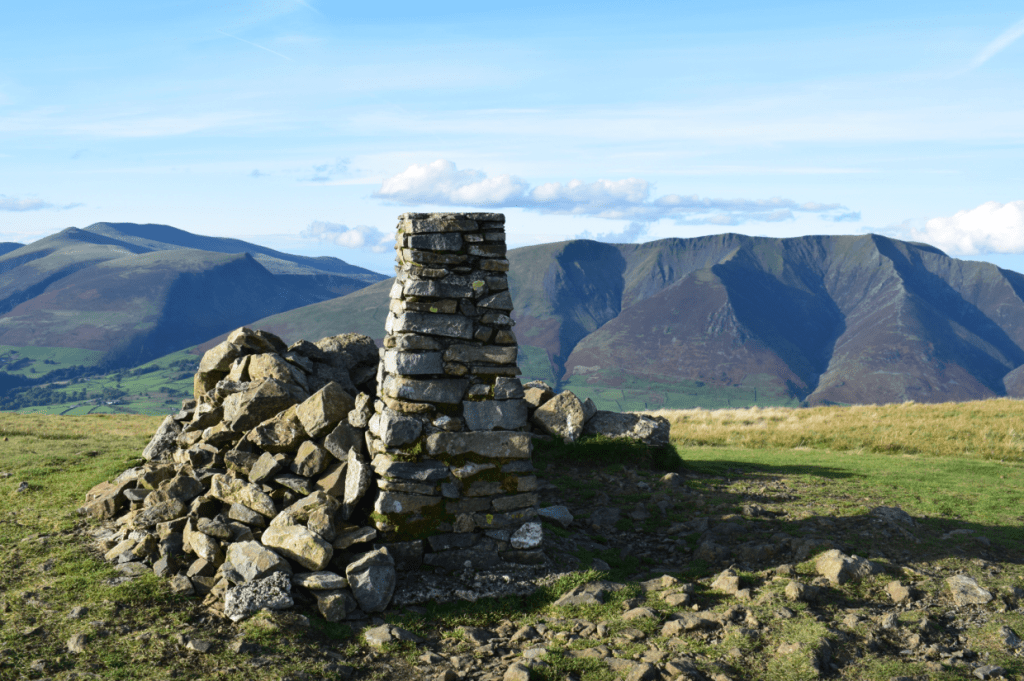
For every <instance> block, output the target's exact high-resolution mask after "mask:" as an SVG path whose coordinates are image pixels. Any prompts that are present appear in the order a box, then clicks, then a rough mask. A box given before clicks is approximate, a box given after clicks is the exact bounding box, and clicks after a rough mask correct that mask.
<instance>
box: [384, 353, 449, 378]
mask: <svg viewBox="0 0 1024 681" xmlns="http://www.w3.org/2000/svg"><path fill="white" fill-rule="evenodd" d="M384 371H386V372H388V373H389V374H401V375H402V376H423V375H431V374H443V373H444V363H443V362H442V361H441V353H440V352H401V351H399V350H388V351H387V352H385V353H384Z"/></svg>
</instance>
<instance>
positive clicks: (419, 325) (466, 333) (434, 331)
mask: <svg viewBox="0 0 1024 681" xmlns="http://www.w3.org/2000/svg"><path fill="white" fill-rule="evenodd" d="M410 283H411V282H410ZM417 283H427V282H417ZM429 283H433V282H429ZM442 297H445V298H452V297H455V296H450V295H444V296H442ZM403 332H404V333H422V334H425V335H428V336H444V337H448V338H465V339H467V340H468V339H470V338H472V337H473V320H472V319H470V318H469V317H463V316H462V315H454V314H430V313H427V314H424V313H421V312H405V313H403V314H400V315H398V316H397V317H395V319H394V321H393V322H392V324H391V329H390V331H389V333H403ZM396 397H397V396H396Z"/></svg>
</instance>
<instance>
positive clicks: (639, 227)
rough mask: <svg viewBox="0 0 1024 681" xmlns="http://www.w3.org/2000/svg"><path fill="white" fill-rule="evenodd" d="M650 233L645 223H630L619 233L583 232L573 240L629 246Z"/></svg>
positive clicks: (649, 228)
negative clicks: (589, 240)
mask: <svg viewBox="0 0 1024 681" xmlns="http://www.w3.org/2000/svg"><path fill="white" fill-rule="evenodd" d="M650 231H651V226H650V225H649V224H648V223H646V222H631V223H629V224H628V225H626V227H625V228H624V229H623V230H622V231H620V232H601V233H599V234H594V233H593V232H591V231H590V230H584V231H582V232H580V233H579V234H577V235H576V236H575V237H573V238H575V239H591V240H593V241H604V242H605V243H610V244H631V243H633V242H634V241H639V240H640V239H641V238H643V237H644V236H646V235H647V233H648V232H650Z"/></svg>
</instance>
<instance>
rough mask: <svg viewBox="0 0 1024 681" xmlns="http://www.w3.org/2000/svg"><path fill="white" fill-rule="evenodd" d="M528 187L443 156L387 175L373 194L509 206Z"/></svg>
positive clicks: (409, 199) (394, 198)
mask: <svg viewBox="0 0 1024 681" xmlns="http://www.w3.org/2000/svg"><path fill="white" fill-rule="evenodd" d="M527 187H528V185H527V184H526V182H524V181H523V180H520V179H519V178H517V177H513V176H511V175H499V176H498V177H492V178H488V177H487V176H486V175H485V174H484V173H482V172H480V171H479V170H459V169H457V168H456V167H455V164H454V163H452V162H451V161H446V160H444V159H439V160H437V161H434V162H433V163H431V164H429V165H422V166H421V165H411V166H409V167H408V168H406V169H405V170H404V171H403V172H401V173H399V174H397V175H395V176H394V177H389V178H387V179H385V180H384V182H383V183H381V186H380V190H379V191H377V192H374V194H373V196H374V197H376V198H379V199H386V200H388V201H394V202H396V203H433V204H442V205H461V206H508V205H514V203H515V201H516V199H518V198H521V197H522V196H523V194H524V193H525V191H526V189H527Z"/></svg>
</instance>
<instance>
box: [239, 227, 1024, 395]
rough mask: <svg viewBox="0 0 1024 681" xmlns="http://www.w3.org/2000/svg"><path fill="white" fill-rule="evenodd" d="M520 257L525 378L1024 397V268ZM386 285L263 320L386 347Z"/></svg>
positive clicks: (855, 249)
mask: <svg viewBox="0 0 1024 681" xmlns="http://www.w3.org/2000/svg"><path fill="white" fill-rule="evenodd" d="M508 258H509V262H510V271H509V289H510V291H511V293H512V297H513V302H514V304H515V310H514V311H513V318H514V319H515V320H516V327H515V331H516V334H517V337H518V340H519V343H520V349H521V353H520V354H521V360H522V361H521V365H523V366H524V372H525V377H527V378H546V379H547V380H549V381H551V382H556V383H558V384H559V386H560V387H568V388H571V389H573V390H576V391H578V392H582V393H587V392H588V391H590V392H592V393H593V394H601V395H605V397H607V395H608V394H610V393H611V392H615V391H619V392H621V398H622V399H627V400H629V399H631V398H630V395H628V394H627V392H629V391H633V392H641V393H642V392H643V388H642V387H640V388H638V387H637V385H638V384H642V383H643V382H645V381H646V382H649V383H658V384H666V385H669V384H677V385H684V384H685V385H686V386H688V387H687V388H686V390H691V389H694V388H693V386H696V387H697V388H700V389H707V388H710V387H719V388H723V389H725V388H728V389H729V390H733V391H740V392H742V391H747V392H750V391H753V393H754V395H755V396H757V395H761V396H768V397H770V396H775V397H776V398H778V399H780V400H789V401H791V402H797V401H800V402H805V403H808V404H832V403H839V404H845V403H872V402H875V403H877V402H894V401H904V400H909V399H912V400H917V401H925V402H934V401H942V400H947V399H948V400H965V399H984V398H987V397H994V396H999V395H1007V394H1009V395H1011V396H1021V397H1024V371H1020V372H1017V373H1013V372H1014V371H1015V370H1016V369H1017V368H1018V367H1021V366H1022V365H1024V276H1022V275H1020V274H1018V273H1016V272H1012V271H1009V270H1003V269H1001V268H998V267H996V266H995V265H991V264H989V263H980V262H971V261H962V260H957V259H955V258H951V257H949V256H948V255H946V254H945V253H943V252H942V251H941V250H939V249H937V248H935V247H933V246H930V245H927V244H920V243H914V242H904V241H899V240H896V239H891V238H889V237H886V236H882V235H875V234H865V235H849V236H829V235H812V236H806V237H793V238H787V239H778V238H767V237H749V236H745V235H739V234H731V233H727V234H719V235H713V236H706V237H697V238H693V239H664V240H659V241H653V242H648V243H644V244H607V243H603V242H597V241H589V240H577V241H568V242H559V243H554V244H542V245H538V246H528V247H524V248H518V249H514V250H511V251H509V254H508ZM388 288H389V285H388V284H387V283H386V282H381V283H379V284H376V285H374V286H372V287H368V288H366V289H363V290H361V291H359V292H358V293H356V294H353V295H352V297H349V296H346V297H345V298H340V299H336V300H332V301H327V302H324V303H319V304H317V305H315V306H311V307H309V308H303V309H300V310H293V311H287V312H283V313H279V314H277V315H274V316H272V317H270V318H267V319H263V320H259V321H257V322H254V324H255V325H257V326H260V327H261V328H268V329H269V330H271V331H274V332H275V333H277V332H280V333H281V334H282V335H283V336H285V337H286V338H289V339H291V340H295V339H296V338H297V335H298V336H301V335H302V330H303V328H311V327H309V324H310V321H311V320H314V319H317V320H319V321H318V322H317V324H316V325H315V326H316V333H314V334H311V335H309V336H308V337H314V336H316V337H319V336H318V335H317V334H325V333H329V332H333V333H340V332H342V331H346V330H350V331H358V332H361V333H367V334H368V335H370V336H371V337H374V338H378V339H379V338H380V337H381V336H382V335H383V320H384V318H385V316H386V312H387V302H388V301H387V290H388ZM373 296H376V298H373ZM378 324H379V327H378V326H377V325H378ZM296 334H297V335H296ZM545 367H546V368H545ZM1007 380H1009V382H1010V385H1009V386H1008V385H1007V384H1006V383H1005V381H1007ZM659 389H660V388H659ZM698 392H699V391H698ZM634 397H635V396H634ZM665 399H667V398H666V397H665V396H664V395H662V396H660V397H659V396H658V395H653V394H652V397H651V399H650V400H648V399H644V400H643V404H644V405H646V406H648V407H651V406H658V405H659V400H660V403H661V404H664V403H665ZM755 399H757V397H755Z"/></svg>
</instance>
